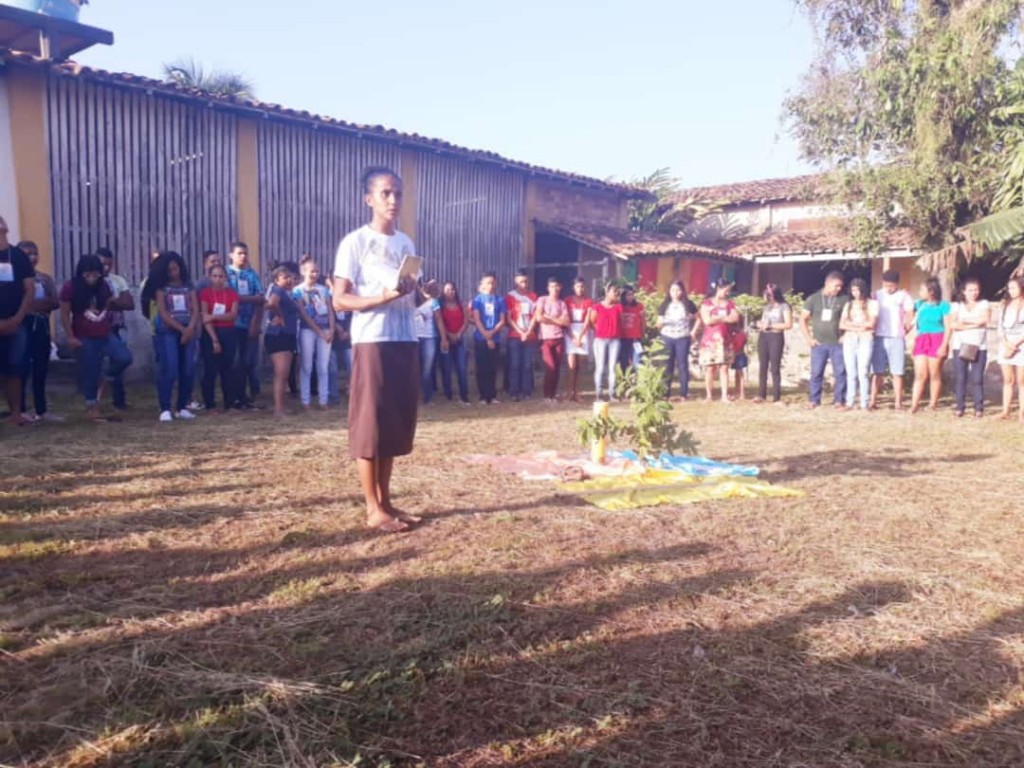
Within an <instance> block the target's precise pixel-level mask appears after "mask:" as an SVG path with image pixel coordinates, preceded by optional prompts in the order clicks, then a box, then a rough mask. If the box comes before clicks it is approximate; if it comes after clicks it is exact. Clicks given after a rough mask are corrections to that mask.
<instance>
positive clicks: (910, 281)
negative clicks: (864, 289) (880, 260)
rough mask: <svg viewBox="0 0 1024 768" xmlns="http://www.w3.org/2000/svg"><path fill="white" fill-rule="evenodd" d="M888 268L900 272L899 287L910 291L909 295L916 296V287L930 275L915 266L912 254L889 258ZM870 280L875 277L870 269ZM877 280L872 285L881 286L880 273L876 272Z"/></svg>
mask: <svg viewBox="0 0 1024 768" xmlns="http://www.w3.org/2000/svg"><path fill="white" fill-rule="evenodd" d="M889 269H894V270H896V271H897V272H899V273H900V288H903V289H905V290H907V291H909V292H910V295H911V296H917V289H918V287H919V286H920V285H921V283H922V282H924V280H925V279H926V278H928V277H931V275H930V274H929V273H928V272H925V271H924V270H923V269H920V268H919V267H918V266H917V259H916V258H915V257H913V256H908V257H906V258H902V259H896V258H893V259H890V260H889ZM871 277H872V280H874V279H875V271H874V269H872V271H871ZM877 279H878V282H877V283H874V284H873V287H876V288H878V287H881V285H882V275H881V272H879V273H878V278H877Z"/></svg>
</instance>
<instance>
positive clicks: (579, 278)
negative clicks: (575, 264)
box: [572, 275, 587, 285]
mask: <svg viewBox="0 0 1024 768" xmlns="http://www.w3.org/2000/svg"><path fill="white" fill-rule="evenodd" d="M572 282H573V285H576V284H577V283H582V284H583V285H586V284H587V281H586V280H584V279H583V275H576V278H575V279H574V280H573V281H572Z"/></svg>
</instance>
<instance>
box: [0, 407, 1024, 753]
mask: <svg viewBox="0 0 1024 768" xmlns="http://www.w3.org/2000/svg"><path fill="white" fill-rule="evenodd" d="M139 397H140V398H141V397H142V395H139ZM152 411H153V409H152V408H146V409H145V410H142V411H136V412H135V415H133V416H132V417H131V418H129V419H128V420H127V421H126V422H125V423H123V424H120V425H103V426H95V425H91V424H84V423H69V424H67V425H47V426H46V427H44V428H39V429H34V430H20V431H17V432H16V433H15V431H14V430H13V429H11V428H10V427H4V428H3V430H2V432H0V440H2V442H3V458H2V459H0V468H2V469H0V509H2V515H0V632H2V634H0V649H2V650H0V667H2V675H0V763H9V764H13V765H23V764H24V765H62V766H98V765H152V766H167V765H194V766H206V765H247V766H248V765H251V766H256V765H260V766H271V765H274V766H280V765H296V766H314V765H361V766H370V765H376V766H384V765H391V766H414V765H423V766H499V765H502V766H504V765H513V766H515V765H530V766H634V765H651V766H723V767H741V766H792V767H794V768H795V767H797V766H815V767H818V766H850V767H852V766H972V768H981V767H985V766H1020V765H1024V685H1022V678H1021V668H1022V665H1024V522H1022V510H1024V504H1022V503H1021V498H1022V493H1024V481H1022V477H1021V474H1022V462H1021V456H1022V455H1024V428H1022V427H1020V425H1017V424H1015V423H1013V424H1007V423H1002V422H998V421H996V420H995V419H992V418H986V419H985V420H983V421H982V422H975V421H973V420H965V421H961V422H957V421H954V419H953V418H952V416H951V415H950V414H949V413H943V414H941V415H938V416H931V415H922V416H916V417H909V416H907V415H895V414H892V413H878V414H871V415H867V414H837V413H833V412H832V411H831V409H828V410H826V411H821V412H815V413H811V412H808V411H806V410H805V409H803V408H799V407H796V406H795V405H794V406H793V407H789V408H783V409H780V408H772V407H770V406H760V407H757V406H753V405H734V406H723V405H714V406H705V405H703V404H698V403H688V404H684V405H681V406H678V407H677V409H676V413H677V415H678V418H679V419H680V420H682V421H683V422H685V423H686V424H687V425H689V426H690V428H691V429H692V430H693V431H694V432H695V433H696V434H697V436H698V438H699V439H700V440H701V441H702V447H703V450H704V453H705V454H707V455H709V456H712V457H714V458H718V459H723V460H728V461H737V462H741V463H753V464H757V465H760V466H762V467H763V468H764V471H765V475H766V477H767V478H768V479H769V480H771V481H773V482H777V483H781V484H786V485H789V486H793V487H796V488H800V489H803V490H804V491H806V496H805V497H803V498H799V499H775V500H756V501H743V502H718V503H709V504H704V505H699V506H692V507H682V508H657V509H651V510H642V511H634V512H623V513H608V512H601V511H599V510H597V509H594V508H590V507H588V506H585V505H583V504H581V503H580V502H579V501H578V500H576V499H574V498H572V497H566V496H562V495H559V493H558V492H557V490H556V489H555V488H554V486H552V485H548V484H544V483H524V482H520V481H518V480H517V479H515V478H510V477H506V476H501V475H498V474H496V473H494V472H492V471H490V470H488V469H485V468H481V467H475V466H470V465H467V464H465V463H463V462H462V461H461V457H462V456H464V455H465V454H469V453H478V452H488V451H491V452H517V451H528V450H531V449H538V448H542V447H543V448H560V449H570V448H572V447H573V442H574V439H573V432H574V423H575V419H576V418H577V416H578V415H579V413H580V412H579V411H575V410H570V409H556V410H551V409H548V408H545V407H544V406H543V405H542V404H540V403H532V404H524V405H521V406H511V405H503V406H500V407H496V408H492V409H480V408H473V409H466V410H462V409H457V408H452V407H449V406H439V407H436V408H431V409H429V410H427V411H426V412H425V414H424V418H423V422H422V425H421V430H420V436H419V441H418V448H417V452H416V455H415V456H414V457H412V458H410V459H407V460H403V461H401V462H400V464H399V465H398V469H397V480H396V490H397V492H398V494H399V495H400V498H401V501H402V502H403V504H404V505H405V506H406V507H407V508H408V509H410V510H413V511H417V512H423V513H424V514H426V515H428V516H429V522H428V523H427V524H425V525H424V526H422V527H421V528H420V529H419V530H417V531H416V532H414V533H410V534H406V535H398V536H381V535H375V534H372V533H370V532H368V531H366V530H364V529H363V527H362V526H361V506H360V497H359V493H358V488H357V485H356V481H355V478H354V476H353V472H352V469H351V467H350V465H349V464H348V463H347V462H346V461H345V460H344V458H343V456H344V450H345V436H344V433H343V432H342V430H341V428H340V426H341V417H340V415H339V414H338V413H337V412H334V413H332V414H330V415H328V416H326V417H321V416H316V417H312V416H311V417H296V418H294V419H292V420H289V421H287V422H283V423H282V422H275V421H273V420H272V419H271V418H270V417H269V416H267V415H265V414H252V415H244V416H241V415H240V416H231V417H211V416H203V417H202V418H201V420H199V421H197V422H196V423H192V424H187V423H175V424H170V425H164V424H157V423H156V419H155V412H152Z"/></svg>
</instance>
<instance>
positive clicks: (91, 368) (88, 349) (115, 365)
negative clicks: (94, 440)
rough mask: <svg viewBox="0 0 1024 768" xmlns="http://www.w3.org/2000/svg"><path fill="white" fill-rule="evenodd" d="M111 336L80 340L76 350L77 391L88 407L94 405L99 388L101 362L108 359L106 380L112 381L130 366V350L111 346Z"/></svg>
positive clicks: (101, 369) (125, 347)
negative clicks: (78, 347)
mask: <svg viewBox="0 0 1024 768" xmlns="http://www.w3.org/2000/svg"><path fill="white" fill-rule="evenodd" d="M111 338H112V337H111V336H106V337H104V338H101V339H81V342H82V346H81V348H80V349H79V350H78V352H77V355H78V390H79V392H81V394H82V397H84V398H85V404H86V405H87V406H89V407H92V406H94V405H96V403H97V394H98V392H99V388H100V374H101V373H102V371H103V360H104V358H107V359H108V361H109V362H108V364H107V378H108V379H109V380H110V381H113V380H114V378H115V377H117V376H120V375H121V374H123V373H124V371H125V369H126V368H127V367H128V366H129V365H131V364H132V353H131V350H130V349H128V347H127V346H126V345H125V344H123V343H122V344H111V343H110V339H111Z"/></svg>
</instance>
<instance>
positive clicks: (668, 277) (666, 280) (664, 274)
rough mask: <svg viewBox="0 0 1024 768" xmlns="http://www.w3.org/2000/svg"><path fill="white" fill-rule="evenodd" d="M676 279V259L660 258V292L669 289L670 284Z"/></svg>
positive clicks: (658, 284)
mask: <svg viewBox="0 0 1024 768" xmlns="http://www.w3.org/2000/svg"><path fill="white" fill-rule="evenodd" d="M675 279H676V260H675V259H674V258H670V259H658V279H657V281H656V285H657V288H658V291H659V292H660V293H665V292H666V291H668V287H669V285H670V284H671V283H672V281H673V280H675Z"/></svg>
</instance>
